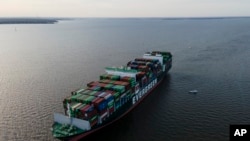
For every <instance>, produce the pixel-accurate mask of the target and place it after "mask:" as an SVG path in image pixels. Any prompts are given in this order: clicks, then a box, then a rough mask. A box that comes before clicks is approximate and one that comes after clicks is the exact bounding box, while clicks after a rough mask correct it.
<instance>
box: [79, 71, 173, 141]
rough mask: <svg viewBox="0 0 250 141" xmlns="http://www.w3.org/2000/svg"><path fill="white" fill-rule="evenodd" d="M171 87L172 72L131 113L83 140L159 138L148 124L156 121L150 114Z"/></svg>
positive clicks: (109, 140)
mask: <svg viewBox="0 0 250 141" xmlns="http://www.w3.org/2000/svg"><path fill="white" fill-rule="evenodd" d="M170 87H171V74H167V75H166V77H165V79H163V81H162V83H161V84H160V85H159V86H158V87H156V89H155V90H153V91H152V92H151V94H150V95H148V96H147V97H146V98H145V99H144V100H143V101H142V102H141V103H140V104H139V105H138V106H137V107H136V108H135V109H134V110H132V111H131V112H130V113H129V114H127V115H126V116H125V117H123V118H121V119H120V120H118V121H116V122H115V123H113V124H112V125H110V126H108V127H105V128H104V129H101V130H99V131H97V132H96V133H94V134H91V135H89V136H87V137H86V138H84V139H82V141H99V140H108V141H118V140H119V141H128V140H129V141H135V140H154V139H157V137H155V136H154V135H156V134H157V133H154V129H150V125H148V126H147V124H150V123H149V122H151V123H152V122H154V121H150V120H151V119H152V118H150V116H153V115H152V114H151V113H154V110H155V109H157V108H159V106H160V105H159V104H158V102H163V101H161V100H163V97H165V96H167V95H166V94H168V93H169V90H170ZM166 108H167V107H166ZM157 124H160V123H157ZM159 126H160V125H159ZM156 128H157V127H156ZM147 132H150V134H149V135H147V134H145V133H147ZM151 135H153V136H151Z"/></svg>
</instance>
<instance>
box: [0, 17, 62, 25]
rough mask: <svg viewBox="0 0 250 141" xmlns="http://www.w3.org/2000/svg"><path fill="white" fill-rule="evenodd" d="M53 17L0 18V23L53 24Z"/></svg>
mask: <svg viewBox="0 0 250 141" xmlns="http://www.w3.org/2000/svg"><path fill="white" fill-rule="evenodd" d="M57 22H58V19H55V18H0V24H55V23H57Z"/></svg>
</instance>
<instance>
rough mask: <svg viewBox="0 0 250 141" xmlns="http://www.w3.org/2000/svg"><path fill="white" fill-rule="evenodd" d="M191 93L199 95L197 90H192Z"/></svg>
mask: <svg viewBox="0 0 250 141" xmlns="http://www.w3.org/2000/svg"><path fill="white" fill-rule="evenodd" d="M189 93H191V94H196V93H198V91H197V90H191V91H189Z"/></svg>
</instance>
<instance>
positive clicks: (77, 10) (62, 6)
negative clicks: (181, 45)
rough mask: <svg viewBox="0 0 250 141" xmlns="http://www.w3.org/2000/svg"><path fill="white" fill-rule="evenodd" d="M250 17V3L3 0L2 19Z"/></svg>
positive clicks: (218, 0)
mask: <svg viewBox="0 0 250 141" xmlns="http://www.w3.org/2000/svg"><path fill="white" fill-rule="evenodd" d="M222 16H250V0H0V17H222Z"/></svg>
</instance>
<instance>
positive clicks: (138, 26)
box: [0, 18, 250, 141]
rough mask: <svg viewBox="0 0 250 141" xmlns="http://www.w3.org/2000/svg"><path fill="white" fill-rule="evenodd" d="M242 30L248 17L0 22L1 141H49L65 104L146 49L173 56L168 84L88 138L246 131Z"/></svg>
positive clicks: (124, 140)
mask: <svg viewBox="0 0 250 141" xmlns="http://www.w3.org/2000/svg"><path fill="white" fill-rule="evenodd" d="M249 29H250V19H249V18H245V19H240V18H239V19H203V20H190V19H185V20H163V19H81V20H72V21H61V22H59V23H58V24H51V25H43V24H38V25H0V43H1V45H0V140H55V139H53V137H52V135H51V132H50V127H51V125H52V123H53V117H52V114H53V112H61V113H62V112H63V107H62V100H63V98H64V97H66V96H68V95H70V92H71V91H73V90H75V89H77V88H79V87H81V86H84V85H86V83H88V82H89V81H92V80H97V79H98V78H99V75H100V74H102V73H104V67H105V66H120V65H125V64H126V63H127V62H128V61H130V60H131V59H133V58H135V57H140V56H141V55H142V54H143V53H144V52H146V51H151V50H164V51H171V52H172V54H173V55H174V58H173V68H172V69H171V71H170V72H169V75H168V76H167V78H166V80H164V82H163V83H162V84H161V85H160V86H159V87H158V89H156V90H155V91H154V92H153V95H151V96H150V97H148V98H147V99H146V100H145V101H144V102H143V103H142V104H141V105H140V106H138V107H137V108H136V109H135V110H134V111H133V112H132V113H130V114H129V115H128V116H126V117H125V118H123V119H122V120H120V121H119V122H117V123H116V124H114V125H112V126H110V127H109V128H107V129H105V130H103V131H102V132H100V133H97V134H95V135H93V136H91V137H89V138H87V140H100V139H101V140H109V141H117V140H120V141H138V140H155V141H161V140H164V141H166V140H168V141H179V140H180V141H184V140H186V141H189V140H192V141H196V140H197V141H201V140H204V141H211V140H220V141H224V140H225V141H226V140H229V124H250V93H249V91H250V71H249V68H250V61H249V60H250V40H249V39H250V30H249ZM192 89H197V90H198V91H199V92H198V94H196V95H193V94H188V91H189V90H192Z"/></svg>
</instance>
